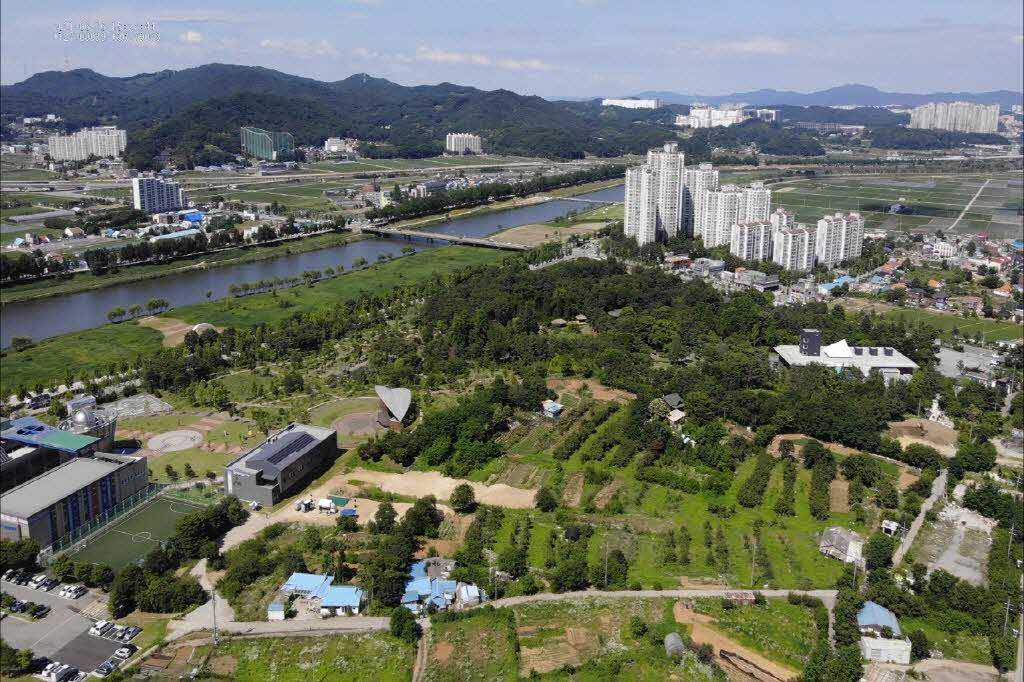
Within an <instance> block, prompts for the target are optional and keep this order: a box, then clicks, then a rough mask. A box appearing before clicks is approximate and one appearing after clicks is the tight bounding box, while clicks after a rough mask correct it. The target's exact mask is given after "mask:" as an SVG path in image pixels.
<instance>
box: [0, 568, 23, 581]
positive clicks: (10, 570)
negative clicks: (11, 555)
mask: <svg viewBox="0 0 1024 682" xmlns="http://www.w3.org/2000/svg"><path fill="white" fill-rule="evenodd" d="M19 572H20V571H18V569H16V568H8V569H7V570H6V571H4V575H3V578H2V579H3V580H6V581H7V582H10V581H11V578H13V577H14V575H15V574H16V573H19Z"/></svg>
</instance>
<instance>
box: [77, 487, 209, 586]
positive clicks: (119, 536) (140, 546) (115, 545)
mask: <svg viewBox="0 0 1024 682" xmlns="http://www.w3.org/2000/svg"><path fill="white" fill-rule="evenodd" d="M202 508H203V506H202V505H200V504H197V503H194V502H187V501H184V500H179V499H175V498H173V497H167V496H161V497H157V498H156V499H154V500H153V501H152V502H148V503H143V505H141V506H140V507H139V508H138V509H137V510H133V511H130V512H128V514H126V515H125V516H123V517H122V518H120V519H118V520H116V521H114V522H112V523H111V524H110V525H109V526H107V527H106V528H104V529H103V530H101V531H100V532H99V534H98V535H96V536H94V537H92V538H90V539H89V540H88V541H87V542H86V544H85V545H84V546H82V547H81V548H80V549H79V550H77V551H75V550H72V551H71V552H69V556H71V557H72V558H73V559H74V560H75V561H84V562H86V563H92V564H106V565H108V566H110V567H111V568H113V569H114V570H115V571H119V570H121V569H122V568H124V567H125V566H127V565H129V564H132V563H135V562H136V561H138V560H139V559H142V558H144V557H145V556H146V555H147V554H149V552H150V551H152V550H153V549H155V548H157V547H159V546H160V543H161V542H163V541H164V540H167V539H168V538H170V537H171V535H172V534H173V533H174V526H175V524H176V523H177V522H178V519H180V518H181V517H182V516H184V515H186V514H190V513H192V512H194V511H196V510H197V509H202Z"/></svg>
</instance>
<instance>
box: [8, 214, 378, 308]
mask: <svg viewBox="0 0 1024 682" xmlns="http://www.w3.org/2000/svg"><path fill="white" fill-rule="evenodd" d="M371 238H372V237H369V236H367V235H356V234H352V233H347V232H346V233H330V234H318V235H313V236H311V237H304V238H302V239H293V240H289V241H287V242H282V243H279V244H273V245H270V246H266V245H258V244H257V245H251V246H240V247H238V248H232V249H225V250H223V251H217V252H216V253H208V254H197V255H193V256H186V257H183V258H178V259H175V260H173V261H171V262H169V263H159V264H156V265H132V266H128V267H124V268H121V269H120V270H118V272H112V273H107V274H104V275H98V276H97V275H94V274H92V273H89V272H81V273H78V274H75V275H73V276H72V277H70V278H66V279H47V280H40V281H36V282H31V283H28V284H18V285H10V286H4V287H3V290H2V291H0V305H6V304H8V303H22V302H25V301H35V300H40V299H44V298H50V297H53V296H66V295H68V294H79V293H82V292H85V291H96V290H99V289H105V288H107V287H113V286H118V285H121V284H132V283H134V282H145V281H147V280H152V279H158V278H160V277H167V276H169V275H176V274H180V273H183V272H188V271H190V270H197V269H207V268H217V267H223V266H225V265H244V264H245V263H256V262H259V261H261V260H270V259H272V258H280V257H281V256H287V255H290V254H297V253H307V252H309V251H319V250H320V249H327V248H331V247H333V246H344V245H345V244H349V243H352V242H355V241H359V240H361V239H371Z"/></svg>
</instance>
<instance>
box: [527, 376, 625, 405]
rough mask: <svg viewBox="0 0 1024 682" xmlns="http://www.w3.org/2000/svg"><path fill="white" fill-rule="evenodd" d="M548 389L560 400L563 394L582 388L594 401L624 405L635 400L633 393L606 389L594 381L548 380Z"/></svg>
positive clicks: (575, 391)
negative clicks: (607, 401) (586, 387)
mask: <svg viewBox="0 0 1024 682" xmlns="http://www.w3.org/2000/svg"><path fill="white" fill-rule="evenodd" d="M547 383H548V388H550V389H551V390H552V391H554V392H555V393H557V394H558V396H559V398H561V396H562V394H564V393H577V392H578V391H579V390H580V389H581V388H583V386H588V387H589V388H590V392H591V394H592V395H593V396H594V399H595V400H613V401H615V402H617V403H625V402H628V401H630V400H633V399H634V398H636V394H635V393H630V392H629V391H623V390H621V389H618V388H608V387H607V386H605V385H604V384H602V383H601V382H599V381H597V380H596V379H548V382H547Z"/></svg>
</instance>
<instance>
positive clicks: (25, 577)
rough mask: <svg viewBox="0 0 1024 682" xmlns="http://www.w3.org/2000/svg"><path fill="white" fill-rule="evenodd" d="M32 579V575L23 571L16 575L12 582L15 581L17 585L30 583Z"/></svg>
mask: <svg viewBox="0 0 1024 682" xmlns="http://www.w3.org/2000/svg"><path fill="white" fill-rule="evenodd" d="M31 581H32V576H31V575H29V574H28V573H26V572H24V571H22V572H21V573H19V574H18V575H16V576H15V577H14V579H13V581H12V582H14V584H15V585H28V584H29V583H30V582H31Z"/></svg>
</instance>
